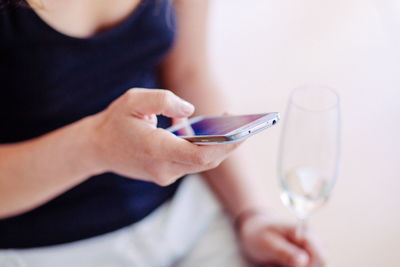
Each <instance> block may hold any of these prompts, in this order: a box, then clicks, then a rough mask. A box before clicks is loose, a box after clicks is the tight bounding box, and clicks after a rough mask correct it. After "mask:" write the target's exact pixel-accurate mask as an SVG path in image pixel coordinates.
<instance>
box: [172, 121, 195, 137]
mask: <svg viewBox="0 0 400 267" xmlns="http://www.w3.org/2000/svg"><path fill="white" fill-rule="evenodd" d="M172 125H181V128H180V129H179V130H177V132H178V135H179V136H193V135H195V134H194V130H193V128H192V127H191V125H190V124H189V122H188V119H187V118H172Z"/></svg>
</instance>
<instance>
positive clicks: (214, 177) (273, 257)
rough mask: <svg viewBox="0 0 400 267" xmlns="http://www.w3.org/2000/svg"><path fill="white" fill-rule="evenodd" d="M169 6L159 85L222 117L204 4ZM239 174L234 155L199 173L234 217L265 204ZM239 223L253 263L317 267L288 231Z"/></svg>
mask: <svg viewBox="0 0 400 267" xmlns="http://www.w3.org/2000/svg"><path fill="white" fill-rule="evenodd" d="M175 5H176V13H177V18H178V20H177V25H178V27H177V40H176V43H175V45H174V47H173V49H172V51H171V52H170V54H169V55H168V57H167V59H166V60H165V62H164V64H163V67H162V71H161V75H162V79H163V81H164V82H165V86H166V87H167V88H171V89H172V90H173V91H174V92H175V93H176V94H177V95H179V96H181V97H183V98H185V99H187V100H188V101H190V102H191V103H193V104H194V105H195V106H196V112H197V113H198V114H201V115H203V114H213V115H215V114H222V113H223V112H224V111H226V109H227V105H226V102H225V101H223V98H222V97H221V94H220V92H219V91H218V88H217V86H216V83H215V82H214V81H213V78H212V75H211V74H210V71H209V69H208V64H207V55H206V54H207V53H206V26H207V25H206V17H207V5H208V4H207V1H203V0H201V1H200V0H176V1H175ZM245 173H246V170H245V169H243V168H242V167H241V164H240V159H239V155H236V157H230V158H228V159H227V160H225V161H224V162H223V163H222V164H221V165H219V166H218V167H217V168H215V169H212V170H208V171H206V172H204V173H203V176H204V177H205V179H206V180H207V182H208V184H209V185H210V187H211V189H212V190H213V191H214V192H215V193H216V194H217V196H218V198H219V199H220V200H221V202H222V204H223V205H224V206H225V207H226V209H227V210H228V211H229V212H230V214H231V216H232V217H234V218H235V217H236V216H238V215H239V214H242V212H244V211H246V210H251V209H254V208H256V209H260V208H261V209H262V208H263V207H265V204H266V203H267V201H266V198H265V195H266V194H264V193H263V192H262V191H261V190H260V189H259V188H260V187H257V185H256V184H255V182H254V180H252V179H251V178H250V179H249V177H246V175H245ZM241 225H242V227H241V229H239V237H240V240H241V243H242V246H243V248H244V250H245V252H246V253H247V255H248V256H250V257H251V258H252V259H253V260H255V261H257V262H260V263H266V262H275V263H279V264H281V265H283V266H306V265H307V266H308V265H309V263H310V264H314V265H313V266H320V265H321V263H320V262H319V260H320V259H319V256H318V253H316V250H315V249H314V247H313V245H312V243H311V242H309V240H307V239H305V240H301V241H300V240H294V238H295V237H294V236H293V227H287V226H283V225H273V224H272V223H271V221H270V220H269V219H268V218H267V217H266V216H264V215H260V214H253V216H249V217H247V219H246V220H245V221H244V222H243V223H242V224H241ZM291 237H293V238H292V239H291ZM306 251H307V252H308V254H307V253H306ZM310 257H311V260H310Z"/></svg>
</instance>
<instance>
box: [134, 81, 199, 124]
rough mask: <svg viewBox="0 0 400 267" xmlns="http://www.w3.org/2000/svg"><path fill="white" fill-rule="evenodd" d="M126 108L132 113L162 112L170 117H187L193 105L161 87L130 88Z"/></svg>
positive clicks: (142, 114) (191, 111)
mask: <svg viewBox="0 0 400 267" xmlns="http://www.w3.org/2000/svg"><path fill="white" fill-rule="evenodd" d="M127 98H128V102H129V105H128V109H129V111H130V112H131V113H132V114H133V115H137V116H140V117H142V116H144V115H149V114H162V115H164V116H167V117H170V118H183V117H188V116H190V115H191V114H192V113H193V112H194V106H193V105H192V104H190V103H189V102H187V101H185V100H183V99H181V98H179V97H178V96H176V95H175V94H174V93H172V92H171V91H168V90H162V89H141V88H135V89H130V90H129V91H128V92H127Z"/></svg>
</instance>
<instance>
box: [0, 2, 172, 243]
mask: <svg viewBox="0 0 400 267" xmlns="http://www.w3.org/2000/svg"><path fill="white" fill-rule="evenodd" d="M173 37H174V13H173V7H172V6H170V4H169V1H168V0H142V2H141V3H140V5H139V6H138V7H137V8H136V10H135V11H134V12H133V13H132V14H131V15H130V17H129V18H127V19H126V20H125V21H124V22H122V23H121V24H119V25H118V26H116V27H114V28H113V29H111V30H109V31H106V32H104V33H100V34H98V35H95V36H94V37H91V38H85V39H80V38H73V37H69V36H66V35H63V34H61V33H59V32H57V31H55V30H54V29H52V28H51V27H50V26H48V25H47V24H46V23H45V22H44V21H42V20H41V19H40V18H39V17H38V16H37V15H36V13H35V12H34V11H33V10H31V9H29V8H23V7H6V8H4V9H3V10H0V143H13V142H19V141H24V140H27V139H31V138H34V137H37V136H40V135H43V134H45V133H47V132H49V131H52V130H55V129H57V128H59V127H62V126H64V125H67V124H70V123H72V122H74V121H77V120H79V119H81V118H83V117H85V116H88V115H91V114H94V113H97V112H99V111H101V110H103V109H104V108H106V107H107V106H108V105H109V104H110V103H111V102H112V101H113V100H115V99H116V98H117V97H119V96H120V95H122V94H123V93H124V92H125V91H126V90H127V89H129V88H132V87H143V88H162V84H160V82H159V80H158V77H157V70H158V66H159V63H160V61H161V60H162V58H163V56H164V55H165V54H166V52H167V51H168V49H169V48H170V47H171V45H172V43H173ZM169 125H170V121H169V120H168V119H167V118H164V117H159V126H160V127H167V126H169ZM133 138H134V137H133ZM9 179H13V178H12V177H9ZM32 179H34V177H32ZM177 186H178V183H176V184H173V185H171V186H168V187H160V186H157V185H155V184H153V183H147V182H142V181H138V180H132V179H127V178H124V177H121V176H119V175H116V174H113V173H105V174H102V175H98V176H95V177H92V178H90V179H89V180H87V181H85V182H84V183H82V184H80V185H78V186H76V187H75V188H73V189H71V190H69V191H67V192H66V193H64V194H62V195H60V196H58V197H57V198H55V199H53V200H51V201H50V202H48V203H47V204H45V205H42V206H41V207H38V208H36V209H34V210H32V211H29V212H26V213H24V214H21V215H18V216H15V217H11V218H6V219H3V220H0V248H23V247H37V246H47V245H53V244H59V243H65V242H70V241H75V240H79V239H84V238H89V237H92V236H96V235H99V234H103V233H106V232H110V231H113V230H116V229H118V228H121V227H124V226H127V225H129V224H132V223H134V222H137V221H139V220H140V219H142V218H144V217H145V216H147V215H148V214H149V213H150V212H152V211H153V210H154V209H156V208H157V207H158V206H160V205H161V204H162V203H163V202H165V201H166V200H167V199H169V198H170V197H171V196H172V195H173V194H174V192H175V190H176V188H177Z"/></svg>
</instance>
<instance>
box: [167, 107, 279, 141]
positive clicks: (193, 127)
mask: <svg viewBox="0 0 400 267" xmlns="http://www.w3.org/2000/svg"><path fill="white" fill-rule="evenodd" d="M279 119H280V118H279V113H278V112H271V113H263V114H249V115H236V116H199V117H194V118H191V119H190V120H188V121H187V122H185V123H181V124H177V125H174V126H171V127H169V128H167V129H166V130H168V131H170V132H172V133H173V134H175V135H177V136H180V137H182V138H184V139H186V140H188V141H190V142H192V143H194V144H201V145H214V144H227V143H235V142H239V141H241V140H244V139H246V138H248V137H250V136H252V135H254V134H256V133H259V132H261V131H262V130H265V129H267V128H269V127H271V126H272V125H275V124H276V123H277V122H278V121H279Z"/></svg>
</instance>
